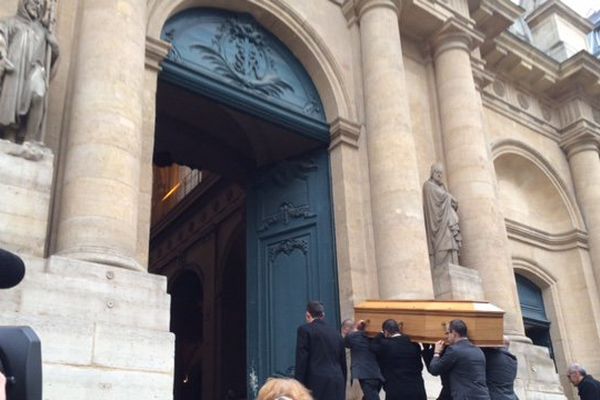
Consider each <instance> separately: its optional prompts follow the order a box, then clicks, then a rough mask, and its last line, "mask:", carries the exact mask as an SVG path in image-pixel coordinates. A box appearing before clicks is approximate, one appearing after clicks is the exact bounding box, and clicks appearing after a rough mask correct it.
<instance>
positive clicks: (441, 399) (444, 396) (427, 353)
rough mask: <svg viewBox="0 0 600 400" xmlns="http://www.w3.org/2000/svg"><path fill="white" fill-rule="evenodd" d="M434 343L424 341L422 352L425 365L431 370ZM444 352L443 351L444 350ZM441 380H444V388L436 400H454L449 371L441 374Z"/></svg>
mask: <svg viewBox="0 0 600 400" xmlns="http://www.w3.org/2000/svg"><path fill="white" fill-rule="evenodd" d="M433 348H434V347H433V345H431V344H427V343H424V344H423V351H422V352H421V356H423V361H424V362H425V367H426V368H427V370H428V371H429V367H430V365H431V360H433ZM442 354H443V352H442ZM440 380H441V381H442V390H441V391H440V394H438V397H437V399H436V400H452V395H451V394H450V377H449V376H448V373H447V372H444V373H442V374H440Z"/></svg>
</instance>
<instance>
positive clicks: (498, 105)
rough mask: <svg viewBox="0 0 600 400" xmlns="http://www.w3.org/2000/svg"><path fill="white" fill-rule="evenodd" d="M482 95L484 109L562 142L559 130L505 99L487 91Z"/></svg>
mask: <svg viewBox="0 0 600 400" xmlns="http://www.w3.org/2000/svg"><path fill="white" fill-rule="evenodd" d="M481 93H482V96H481V99H482V103H483V106H484V107H486V108H488V109H490V110H492V111H494V112H496V113H498V114H500V115H503V116H504V117H506V118H509V119H511V120H513V121H515V122H516V123H518V124H520V125H523V126H525V127H527V128H529V129H532V130H533V131H535V132H537V133H539V134H540V135H543V136H545V137H547V138H549V139H552V140H554V141H556V142H558V141H560V138H561V135H560V133H559V132H558V130H557V129H556V128H554V127H553V126H552V124H550V123H548V122H547V121H544V120H543V119H541V118H538V117H537V116H534V115H532V114H531V113H528V112H525V111H522V110H520V109H519V108H517V107H516V106H515V105H514V104H512V103H511V102H509V101H507V100H505V99H503V98H499V97H498V96H496V95H494V94H493V93H490V92H488V91H486V90H484V91H482V92H481Z"/></svg>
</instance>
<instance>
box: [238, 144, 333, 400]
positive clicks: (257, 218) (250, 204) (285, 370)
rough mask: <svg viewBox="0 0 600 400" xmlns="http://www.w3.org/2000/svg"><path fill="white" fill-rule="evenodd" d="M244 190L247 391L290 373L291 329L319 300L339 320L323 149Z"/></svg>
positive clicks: (274, 170) (275, 169) (253, 392)
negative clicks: (309, 307)
mask: <svg viewBox="0 0 600 400" xmlns="http://www.w3.org/2000/svg"><path fill="white" fill-rule="evenodd" d="M253 183H254V184H253V185H252V187H251V188H250V189H249V192H248V197H247V285H248V286H247V289H248V295H247V307H248V311H247V338H248V364H247V370H248V387H249V391H248V394H249V397H250V398H254V397H255V396H256V393H257V390H258V389H259V388H260V385H262V383H263V382H264V381H265V379H266V378H267V377H269V376H276V375H280V376H281V375H284V376H289V375H293V372H294V371H293V368H294V359H295V343H296V329H297V327H298V325H300V324H302V323H304V313H305V309H306V303H307V302H308V301H309V300H313V299H317V300H321V301H322V302H323V303H324V305H325V309H326V315H327V319H328V320H329V321H330V322H331V323H333V324H336V323H337V321H339V302H338V284H337V272H336V267H335V257H334V250H333V249H334V235H333V226H332V214H331V194H330V175H329V158H328V153H327V150H326V149H319V150H316V151H312V152H310V153H307V154H305V155H303V156H301V157H297V158H294V159H290V160H286V161H283V162H280V163H278V164H276V165H274V166H271V167H269V168H265V169H263V170H262V171H260V172H259V173H258V174H257V176H256V178H255V179H254V182H253Z"/></svg>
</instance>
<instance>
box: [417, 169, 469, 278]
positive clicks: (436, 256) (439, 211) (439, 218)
mask: <svg viewBox="0 0 600 400" xmlns="http://www.w3.org/2000/svg"><path fill="white" fill-rule="evenodd" d="M443 174H444V169H443V167H442V166H441V164H437V163H436V164H433V165H432V166H431V177H430V178H429V180H428V181H427V182H425V184H424V185H423V209H424V214H425V230H426V232H427V247H428V248H429V260H430V262H431V266H432V267H433V268H436V267H441V266H444V265H447V264H458V254H459V251H460V247H461V245H462V236H461V234H460V227H459V225H458V213H457V210H458V202H457V201H456V199H455V198H454V197H453V196H452V195H451V194H450V193H449V192H448V191H447V190H446V187H445V186H444V183H443V182H442V176H443Z"/></svg>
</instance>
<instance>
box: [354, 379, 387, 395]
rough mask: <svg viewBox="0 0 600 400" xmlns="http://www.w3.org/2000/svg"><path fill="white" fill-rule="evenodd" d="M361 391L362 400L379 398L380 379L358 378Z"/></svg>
mask: <svg viewBox="0 0 600 400" xmlns="http://www.w3.org/2000/svg"><path fill="white" fill-rule="evenodd" d="M358 382H359V383H360V388H361V389H362V391H363V400H379V391H380V390H381V381H380V380H379V379H359V380H358Z"/></svg>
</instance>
